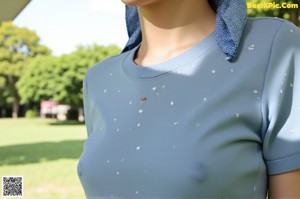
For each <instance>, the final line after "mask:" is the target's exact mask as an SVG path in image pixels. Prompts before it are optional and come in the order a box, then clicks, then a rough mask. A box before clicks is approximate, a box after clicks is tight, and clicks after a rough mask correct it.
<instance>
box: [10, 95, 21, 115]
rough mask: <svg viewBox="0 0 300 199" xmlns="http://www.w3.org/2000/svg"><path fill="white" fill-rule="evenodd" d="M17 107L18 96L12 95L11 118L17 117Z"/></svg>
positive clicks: (18, 102) (18, 106) (18, 103)
mask: <svg viewBox="0 0 300 199" xmlns="http://www.w3.org/2000/svg"><path fill="white" fill-rule="evenodd" d="M19 108H20V100H19V98H18V97H14V101H13V104H12V117H13V118H18V112H19Z"/></svg>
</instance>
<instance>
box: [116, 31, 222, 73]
mask: <svg viewBox="0 0 300 199" xmlns="http://www.w3.org/2000/svg"><path fill="white" fill-rule="evenodd" d="M214 44H215V45H217V44H216V41H215V32H212V33H211V34H209V35H208V36H207V37H206V38H205V39H203V40H201V41H200V42H198V43H197V44H195V45H194V46H193V47H191V48H189V49H188V50H186V51H184V52H183V53H181V54H179V55H177V56H175V57H173V58H171V59H169V60H166V61H164V62H161V63H158V64H154V65H150V66H139V65H137V64H136V63H135V62H134V57H135V54H136V52H137V50H138V49H139V47H140V44H139V45H138V46H136V47H135V48H133V49H132V50H130V51H128V52H127V53H128V54H127V56H126V57H125V58H124V60H123V63H122V68H123V70H124V72H125V73H126V74H127V75H129V76H130V77H133V78H135V79H148V78H155V77H159V76H162V75H165V74H168V73H171V72H172V71H174V70H176V69H178V68H179V67H181V66H184V65H186V64H188V63H190V62H191V61H193V60H195V59H196V58H199V57H201V56H202V55H203V54H204V53H205V52H206V51H207V50H208V49H209V48H210V47H211V46H212V45H214Z"/></svg>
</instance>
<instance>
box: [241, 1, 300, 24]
mask: <svg viewBox="0 0 300 199" xmlns="http://www.w3.org/2000/svg"><path fill="white" fill-rule="evenodd" d="M247 3H248V4H252V5H253V4H256V5H258V4H260V3H268V4H269V5H275V4H278V5H280V6H282V8H273V7H274V6H270V8H249V9H248V14H249V16H251V17H258V16H270V17H279V18H284V19H287V20H290V21H292V22H293V23H294V24H295V25H297V26H299V25H300V8H299V6H300V0H247ZM287 5H290V6H292V5H293V7H292V8H287V7H286V6H287Z"/></svg>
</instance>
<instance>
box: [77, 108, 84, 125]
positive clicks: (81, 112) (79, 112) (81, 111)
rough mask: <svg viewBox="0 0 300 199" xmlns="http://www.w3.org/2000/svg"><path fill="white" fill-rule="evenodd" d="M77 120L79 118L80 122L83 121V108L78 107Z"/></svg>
mask: <svg viewBox="0 0 300 199" xmlns="http://www.w3.org/2000/svg"><path fill="white" fill-rule="evenodd" d="M78 120H79V121H80V122H83V121H84V116H83V108H79V109H78Z"/></svg>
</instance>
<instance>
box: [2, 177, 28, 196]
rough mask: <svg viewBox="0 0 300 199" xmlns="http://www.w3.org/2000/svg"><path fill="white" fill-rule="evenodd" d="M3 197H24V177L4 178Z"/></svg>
mask: <svg viewBox="0 0 300 199" xmlns="http://www.w3.org/2000/svg"><path fill="white" fill-rule="evenodd" d="M2 197H23V176H2Z"/></svg>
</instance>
